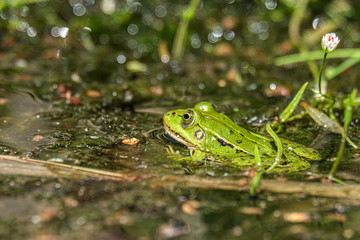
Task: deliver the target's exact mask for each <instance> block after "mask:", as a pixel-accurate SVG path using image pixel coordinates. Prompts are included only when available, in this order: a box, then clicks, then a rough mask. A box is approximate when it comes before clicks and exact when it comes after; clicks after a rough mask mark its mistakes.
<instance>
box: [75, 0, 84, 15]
mask: <svg viewBox="0 0 360 240" xmlns="http://www.w3.org/2000/svg"><path fill="white" fill-rule="evenodd" d="M73 12H74V14H75V15H76V16H82V15H84V14H85V12H86V8H85V6H84V5H82V4H81V3H78V4H75V6H74V7H73Z"/></svg>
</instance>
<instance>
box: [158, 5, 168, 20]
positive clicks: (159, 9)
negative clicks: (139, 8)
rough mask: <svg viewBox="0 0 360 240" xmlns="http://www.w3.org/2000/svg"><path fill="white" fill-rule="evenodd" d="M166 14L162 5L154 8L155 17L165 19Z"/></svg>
mask: <svg viewBox="0 0 360 240" xmlns="http://www.w3.org/2000/svg"><path fill="white" fill-rule="evenodd" d="M166 14H167V9H166V7H164V6H163V5H159V6H157V7H156V8H155V15H156V16H157V17H161V18H162V17H165V16H166Z"/></svg>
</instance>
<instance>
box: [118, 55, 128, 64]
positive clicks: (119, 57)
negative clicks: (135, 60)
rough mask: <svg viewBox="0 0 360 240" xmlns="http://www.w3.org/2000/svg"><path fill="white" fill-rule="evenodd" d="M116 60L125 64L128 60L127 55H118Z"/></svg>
mask: <svg viewBox="0 0 360 240" xmlns="http://www.w3.org/2000/svg"><path fill="white" fill-rule="evenodd" d="M116 61H117V62H118V63H120V64H123V63H125V62H126V57H125V56H124V55H122V54H120V55H119V56H117V58H116Z"/></svg>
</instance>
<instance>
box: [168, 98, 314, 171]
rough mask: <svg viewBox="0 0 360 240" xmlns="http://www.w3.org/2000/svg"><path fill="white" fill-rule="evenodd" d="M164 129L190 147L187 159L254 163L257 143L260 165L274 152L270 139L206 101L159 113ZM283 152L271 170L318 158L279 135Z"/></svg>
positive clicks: (301, 165)
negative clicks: (249, 128)
mask: <svg viewBox="0 0 360 240" xmlns="http://www.w3.org/2000/svg"><path fill="white" fill-rule="evenodd" d="M163 122H164V128H165V130H166V132H167V133H168V134H169V135H170V136H171V137H172V138H174V139H175V140H177V141H178V142H180V143H182V144H184V145H185V146H187V147H188V148H189V149H190V154H191V156H190V159H192V160H195V161H200V160H203V159H210V160H216V161H219V162H221V163H227V164H229V165H231V166H236V167H240V168H242V167H249V166H252V165H254V164H255V161H254V156H255V148H256V147H255V146H257V148H258V151H259V155H260V159H261V165H262V166H263V168H268V167H270V166H271V165H272V164H273V163H274V161H275V158H276V157H275V156H276V153H277V147H276V145H275V143H274V140H273V139H271V138H268V137H265V136H262V135H259V134H256V133H253V132H250V131H248V130H246V129H244V128H242V127H240V126H239V125H237V124H236V123H234V122H233V121H232V120H231V119H230V118H228V117H227V116H226V115H224V114H221V113H218V112H217V111H216V110H215V109H214V106H213V105H212V104H211V103H209V102H200V103H198V104H196V105H195V107H194V108H188V109H178V110H173V111H169V112H167V113H165V114H164V117H163ZM281 144H282V147H283V155H282V157H281V159H280V162H279V164H278V165H277V166H276V168H274V169H273V170H272V172H294V171H300V170H305V169H308V168H309V167H310V163H309V162H308V161H307V160H311V161H315V160H320V159H321V157H320V155H319V153H318V152H317V151H316V150H314V149H311V148H307V147H305V146H303V145H301V144H297V143H294V142H291V141H288V140H285V139H281Z"/></svg>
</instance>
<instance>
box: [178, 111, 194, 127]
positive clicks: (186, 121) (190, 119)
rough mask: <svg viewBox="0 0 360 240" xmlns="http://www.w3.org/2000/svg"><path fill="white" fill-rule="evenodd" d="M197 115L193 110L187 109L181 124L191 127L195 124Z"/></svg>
mask: <svg viewBox="0 0 360 240" xmlns="http://www.w3.org/2000/svg"><path fill="white" fill-rule="evenodd" d="M194 120H195V116H194V112H193V111H192V110H187V111H186V112H185V113H184V115H183V116H182V120H181V125H182V127H183V128H187V127H190V126H191V125H193V124H194Z"/></svg>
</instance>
